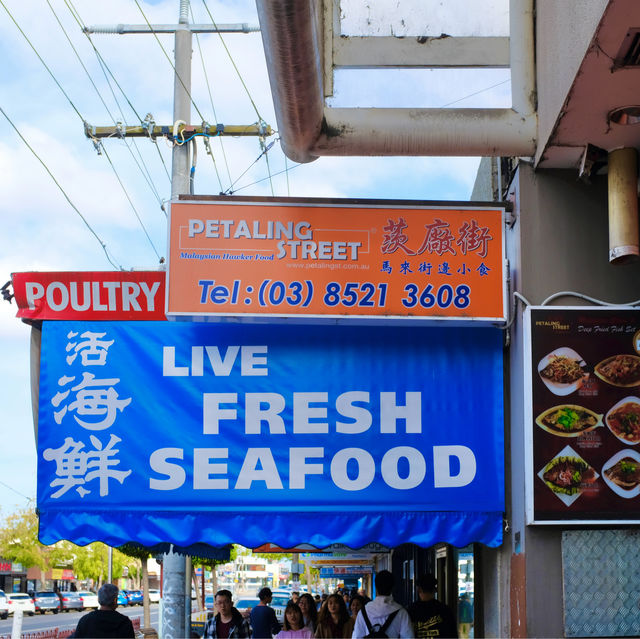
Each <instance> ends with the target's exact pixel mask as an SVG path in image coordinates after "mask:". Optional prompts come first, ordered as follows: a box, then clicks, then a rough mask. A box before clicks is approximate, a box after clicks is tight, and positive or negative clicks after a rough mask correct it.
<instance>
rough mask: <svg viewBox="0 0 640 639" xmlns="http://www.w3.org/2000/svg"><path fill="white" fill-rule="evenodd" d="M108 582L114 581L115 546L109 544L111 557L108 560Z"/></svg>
mask: <svg viewBox="0 0 640 639" xmlns="http://www.w3.org/2000/svg"><path fill="white" fill-rule="evenodd" d="M103 565H104V564H103ZM107 583H108V584H112V583H113V548H112V547H111V546H109V559H108V562H107Z"/></svg>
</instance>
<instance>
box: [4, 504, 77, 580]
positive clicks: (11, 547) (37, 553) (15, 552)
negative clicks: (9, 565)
mask: <svg viewBox="0 0 640 639" xmlns="http://www.w3.org/2000/svg"><path fill="white" fill-rule="evenodd" d="M70 546H71V544H70V543H69V542H65V541H63V542H58V543H56V544H54V545H53V546H43V545H42V544H41V543H40V542H39V541H38V517H37V515H36V513H35V511H34V510H33V509H31V508H24V509H22V510H18V511H16V512H14V513H13V514H11V515H9V516H8V517H7V518H6V519H5V520H4V522H3V526H2V528H0V556H1V557H3V558H4V559H8V560H9V561H13V562H16V563H20V564H22V565H23V566H24V567H25V568H31V567H32V566H36V567H38V568H40V570H48V569H49V568H52V567H54V566H56V565H58V564H61V563H64V561H65V559H66V558H67V557H68V554H69V550H70Z"/></svg>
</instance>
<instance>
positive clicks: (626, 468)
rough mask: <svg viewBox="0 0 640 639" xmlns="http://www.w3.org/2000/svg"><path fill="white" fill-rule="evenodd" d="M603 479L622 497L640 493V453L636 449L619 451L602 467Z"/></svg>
mask: <svg viewBox="0 0 640 639" xmlns="http://www.w3.org/2000/svg"><path fill="white" fill-rule="evenodd" d="M602 479H604V483H605V484H606V485H607V486H609V488H611V490H612V491H613V492H614V493H615V494H616V495H619V496H620V497H624V498H625V499H631V498H632V497H637V496H638V495H640V454H639V453H637V452H636V451H635V450H629V449H627V450H621V451H619V452H617V453H616V454H615V455H614V456H613V457H612V458H611V459H610V460H609V461H607V462H606V463H605V465H604V466H603V467H602Z"/></svg>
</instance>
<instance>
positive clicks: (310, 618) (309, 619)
mask: <svg viewBox="0 0 640 639" xmlns="http://www.w3.org/2000/svg"><path fill="white" fill-rule="evenodd" d="M298 606H300V610H301V612H302V621H303V625H304V627H305V628H309V630H311V632H315V631H316V624H317V623H318V609H317V608H316V603H315V601H314V600H313V597H312V596H311V595H310V594H309V593H308V592H303V593H302V594H301V595H300V597H299V599H298Z"/></svg>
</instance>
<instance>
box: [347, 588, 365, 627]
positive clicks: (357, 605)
mask: <svg viewBox="0 0 640 639" xmlns="http://www.w3.org/2000/svg"><path fill="white" fill-rule="evenodd" d="M366 603H368V602H367V601H365V600H364V598H363V597H362V596H361V595H354V596H353V597H352V598H351V604H350V605H349V611H350V612H351V616H350V617H349V621H347V623H346V625H345V628H344V636H345V637H350V636H351V635H352V634H353V628H354V626H355V625H356V619H357V617H358V613H359V612H360V610H362V608H363V607H364V605H365V604H366Z"/></svg>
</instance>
